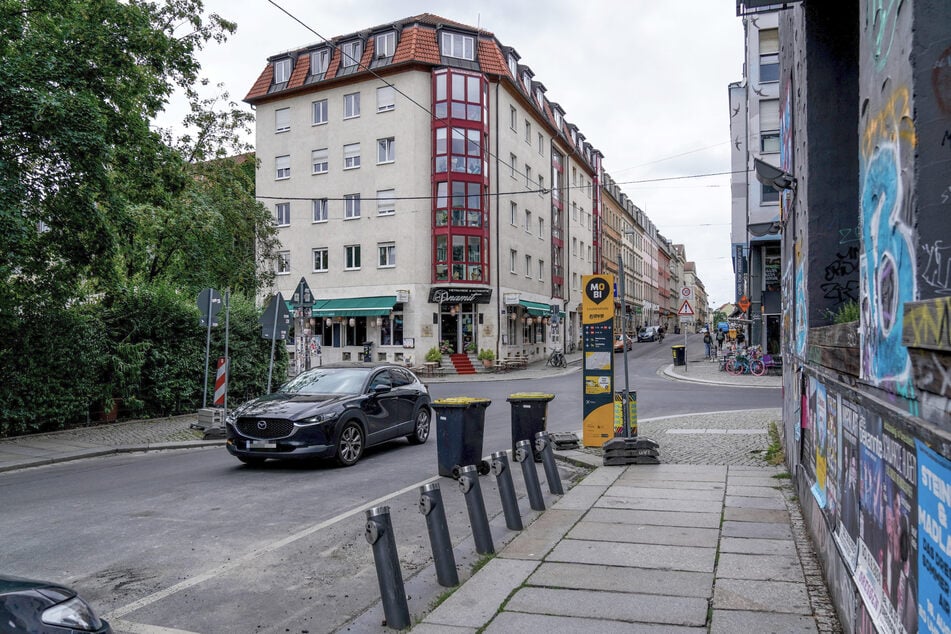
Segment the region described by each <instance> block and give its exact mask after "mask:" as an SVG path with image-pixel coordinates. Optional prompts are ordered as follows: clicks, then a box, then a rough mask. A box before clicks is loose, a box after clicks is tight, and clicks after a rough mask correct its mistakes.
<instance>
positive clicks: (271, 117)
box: [245, 14, 602, 363]
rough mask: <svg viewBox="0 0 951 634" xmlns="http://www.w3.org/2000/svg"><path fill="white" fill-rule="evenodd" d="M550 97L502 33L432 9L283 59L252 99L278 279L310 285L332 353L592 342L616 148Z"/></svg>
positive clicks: (535, 353)
mask: <svg viewBox="0 0 951 634" xmlns="http://www.w3.org/2000/svg"><path fill="white" fill-rule="evenodd" d="M546 92H547V91H546V89H545V86H544V85H543V84H542V83H541V81H539V80H537V79H536V78H535V76H534V73H533V72H532V70H531V68H530V67H529V66H527V65H526V64H524V63H522V61H521V58H520V56H519V54H518V53H517V52H516V50H515V49H514V48H512V47H510V46H505V45H503V44H502V43H501V42H499V41H498V40H497V39H496V38H495V37H494V35H493V34H492V33H490V32H488V31H485V30H482V29H479V28H476V27H471V26H468V25H464V24H461V23H458V22H454V21H452V20H447V19H445V18H442V17H439V16H436V15H431V14H422V15H418V16H413V17H409V18H405V19H402V20H398V21H395V22H393V23H388V24H383V25H378V26H373V27H369V28H365V29H362V30H360V31H355V32H353V33H350V34H346V35H342V36H338V37H334V38H332V39H331V40H329V41H322V42H318V43H316V44H312V45H308V46H303V47H301V48H297V49H294V50H290V51H284V52H280V53H276V54H274V55H272V56H271V57H269V58H268V59H267V63H266V65H265V67H264V69H263V71H262V72H261V74H260V76H259V78H258V80H257V81H256V82H255V84H254V86H253V87H252V88H251V90H250V92H249V93H248V95H247V97H246V98H245V101H246V102H248V103H250V104H251V105H252V106H253V107H254V108H255V110H256V115H257V117H256V146H257V156H258V159H259V161H260V167H259V169H258V174H257V180H256V187H257V196H258V199H259V200H261V201H262V202H263V203H264V204H265V205H267V206H268V207H270V208H271V209H273V211H274V218H275V222H276V223H277V225H278V227H279V237H280V240H281V244H282V249H281V253H280V257H279V258H278V260H277V261H276V262H275V263H274V266H275V270H276V273H277V281H276V283H275V288H274V289H273V290H274V291H280V292H281V293H282V294H283V295H284V297H285V298H288V297H290V294H291V293H292V292H293V290H294V288H295V287H296V286H297V284H298V283H299V280H300V279H301V278H304V279H305V280H306V281H307V283H308V285H309V286H310V288H311V289H312V291H313V295H314V297H315V300H316V301H315V304H314V306H313V308H312V309H311V310H310V314H309V315H305V322H304V323H305V324H306V326H308V327H309V328H308V329H307V331H308V332H309V333H310V334H312V336H314V337H315V338H316V341H317V343H318V344H319V345H320V349H321V353H322V359H323V361H325V362H328V361H337V360H350V359H357V358H358V355H359V354H361V353H362V351H363V347H364V344H365V343H367V342H369V343H370V344H371V345H372V353H371V355H372V358H373V359H374V360H381V361H392V362H407V361H414V362H416V363H419V362H421V361H422V359H423V357H424V355H425V354H426V352H427V351H428V350H429V349H431V348H433V347H440V348H441V349H442V350H443V351H444V352H446V353H462V352H471V351H474V350H476V349H481V348H490V349H492V350H494V351H495V352H496V353H497V354H499V355H502V356H505V355H509V354H514V353H519V354H522V355H525V356H527V357H529V358H530V359H531V358H538V357H541V356H544V355H546V354H547V352H548V350H549V349H551V348H554V347H562V346H564V345H565V344H566V342H570V343H571V344H575V345H576V343H577V341H578V340H579V339H580V333H581V330H580V303H581V295H580V293H581V276H583V275H586V274H590V273H592V272H593V270H594V267H595V262H596V255H595V254H596V252H597V250H598V249H599V248H600V244H599V242H598V241H597V240H596V239H595V237H594V236H595V234H596V231H597V227H598V224H599V214H600V191H599V190H600V185H599V182H598V174H599V173H600V169H601V160H602V157H601V155H600V153H599V152H598V151H597V150H596V149H595V148H594V147H593V146H592V145H591V144H590V143H589V142H588V141H587V140H586V139H585V137H584V135H583V134H582V133H581V132H580V130H579V129H578V128H577V126H575V125H573V124H571V123H569V122H568V121H567V120H566V119H565V112H564V110H563V109H562V108H561V106H560V105H558V104H557V103H554V102H552V101H551V100H550V99H549V98H548V96H547V94H546ZM308 332H305V333H302V334H305V335H306V334H308Z"/></svg>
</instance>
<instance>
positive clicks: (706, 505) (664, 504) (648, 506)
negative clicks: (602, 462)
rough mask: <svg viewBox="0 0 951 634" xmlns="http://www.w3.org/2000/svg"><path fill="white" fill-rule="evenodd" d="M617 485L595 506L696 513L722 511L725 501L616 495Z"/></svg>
mask: <svg viewBox="0 0 951 634" xmlns="http://www.w3.org/2000/svg"><path fill="white" fill-rule="evenodd" d="M616 489H617V487H611V488H610V489H609V490H608V492H607V493H605V494H604V495H602V496H601V498H600V499H599V500H598V501H597V503H595V508H613V509H629V510H632V511H677V512H694V513H720V512H721V510H722V508H723V502H721V501H719V500H706V501H701V500H665V499H662V498H642V497H638V496H631V497H627V496H624V497H622V496H618V495H614V491H615V490H616Z"/></svg>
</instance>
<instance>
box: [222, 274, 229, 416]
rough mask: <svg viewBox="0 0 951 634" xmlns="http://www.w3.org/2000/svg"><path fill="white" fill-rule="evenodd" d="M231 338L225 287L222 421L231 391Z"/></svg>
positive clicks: (227, 295) (227, 293)
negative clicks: (223, 404)
mask: <svg viewBox="0 0 951 634" xmlns="http://www.w3.org/2000/svg"><path fill="white" fill-rule="evenodd" d="M230 338H231V287H230V286H229V287H228V288H226V289H225V411H224V417H223V418H222V419H221V420H222V424H223V421H225V420H227V418H228V392H230V391H231V357H229V356H228V344H229V340H230Z"/></svg>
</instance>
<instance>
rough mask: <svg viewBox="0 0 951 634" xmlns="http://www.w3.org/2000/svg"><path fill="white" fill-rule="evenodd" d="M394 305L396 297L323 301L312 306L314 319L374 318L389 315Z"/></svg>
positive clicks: (384, 296) (379, 296) (381, 296)
mask: <svg viewBox="0 0 951 634" xmlns="http://www.w3.org/2000/svg"><path fill="white" fill-rule="evenodd" d="M395 305H396V295H378V296H376V297H348V298H346V299H325V300H323V301H318V302H316V303H315V304H314V308H313V310H312V311H311V314H312V315H313V316H314V317H376V316H379V315H389V314H390V311H391V310H393V306H395Z"/></svg>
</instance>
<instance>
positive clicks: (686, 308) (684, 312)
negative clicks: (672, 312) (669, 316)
mask: <svg viewBox="0 0 951 634" xmlns="http://www.w3.org/2000/svg"><path fill="white" fill-rule="evenodd" d="M677 314H678V315H680V316H681V317H693V308H691V307H690V302H688V301H687V300H686V299H685V300H684V303H683V304H681V305H680V310H678V311H677Z"/></svg>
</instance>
